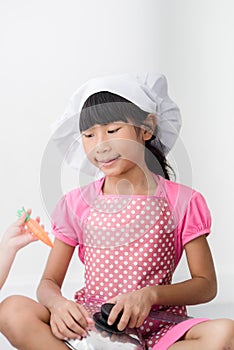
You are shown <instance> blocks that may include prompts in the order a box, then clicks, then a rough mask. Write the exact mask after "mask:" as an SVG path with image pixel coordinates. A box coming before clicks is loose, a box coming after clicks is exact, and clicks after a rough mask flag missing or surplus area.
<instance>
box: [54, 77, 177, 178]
mask: <svg viewBox="0 0 234 350" xmlns="http://www.w3.org/2000/svg"><path fill="white" fill-rule="evenodd" d="M167 90H168V88H167V80H166V78H165V76H164V75H162V74H156V73H144V74H138V75H137V74H136V75H134V74H121V75H112V76H104V77H99V78H95V79H91V80H89V81H87V82H86V83H85V84H83V85H82V86H81V87H80V88H79V89H78V90H77V91H75V93H74V94H73V95H72V96H71V98H70V101H69V104H68V106H67V108H66V110H65V112H64V114H63V115H62V117H61V118H60V119H59V120H58V121H57V122H55V123H54V124H53V125H52V138H53V140H54V141H55V143H56V144H57V146H58V148H59V149H60V151H61V152H62V154H63V156H64V159H65V160H66V162H67V163H68V164H69V165H70V166H71V167H73V168H75V169H79V170H81V171H83V172H84V173H86V174H88V175H91V176H94V175H95V176H96V177H99V175H98V176H97V174H98V172H97V171H98V169H97V168H96V167H95V166H94V165H92V164H91V162H90V161H89V160H88V159H87V157H86V155H85V152H84V149H83V145H82V140H81V137H80V130H79V119H80V113H81V110H82V107H83V105H84V103H85V101H86V100H87V99H88V97H89V96H91V95H93V94H95V93H97V92H101V91H109V92H111V93H114V94H117V95H119V96H121V97H124V98H125V99H127V100H129V101H131V102H133V103H134V104H135V105H137V106H138V107H139V108H141V109H142V110H143V111H145V112H149V113H154V114H156V116H157V132H158V133H157V137H158V138H159V140H160V142H161V144H162V146H163V150H164V154H165V155H166V154H167V153H168V152H169V151H170V149H171V148H172V147H173V145H174V143H175V142H176V139H177V137H178V134H179V131H180V128H181V115H180V111H179V108H178V106H177V105H176V104H175V103H174V102H173V101H172V100H171V99H170V98H169V96H168V91H167ZM154 142H157V139H155V140H152V143H154Z"/></svg>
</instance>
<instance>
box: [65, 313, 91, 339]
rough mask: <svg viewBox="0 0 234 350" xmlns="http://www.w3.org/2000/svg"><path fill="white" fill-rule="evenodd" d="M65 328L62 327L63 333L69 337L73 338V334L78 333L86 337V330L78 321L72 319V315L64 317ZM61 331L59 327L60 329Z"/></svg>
mask: <svg viewBox="0 0 234 350" xmlns="http://www.w3.org/2000/svg"><path fill="white" fill-rule="evenodd" d="M64 323H65V326H66V328H64V326H63V325H62V327H63V334H65V336H67V337H69V338H71V337H72V338H74V337H75V335H80V336H82V337H87V335H88V334H87V331H86V330H85V329H84V328H83V327H82V326H81V325H80V324H79V323H78V321H77V320H74V318H72V317H67V318H66V319H64ZM60 331H61V329H60Z"/></svg>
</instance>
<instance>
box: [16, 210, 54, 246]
mask: <svg viewBox="0 0 234 350" xmlns="http://www.w3.org/2000/svg"><path fill="white" fill-rule="evenodd" d="M23 213H26V219H25V224H26V226H27V227H28V229H29V231H30V232H31V233H33V234H34V235H35V236H36V237H37V238H38V239H40V240H41V241H42V242H44V243H45V244H47V245H48V246H50V247H51V248H53V247H54V245H53V243H52V242H51V240H50V238H49V237H48V235H47V233H46V232H45V231H44V230H43V228H42V227H41V225H39V223H38V222H37V221H36V220H34V219H32V218H31V217H30V215H29V214H28V213H27V212H26V210H25V209H24V207H23V208H22V209H21V210H18V211H17V214H18V216H19V217H21V216H22V214H23Z"/></svg>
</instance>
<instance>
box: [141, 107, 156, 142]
mask: <svg viewBox="0 0 234 350" xmlns="http://www.w3.org/2000/svg"><path fill="white" fill-rule="evenodd" d="M156 125H157V117H156V115H155V114H153V113H150V114H148V115H147V117H146V120H145V123H144V125H142V129H143V140H144V141H147V140H150V139H151V137H152V135H153V133H154V130H155V128H156Z"/></svg>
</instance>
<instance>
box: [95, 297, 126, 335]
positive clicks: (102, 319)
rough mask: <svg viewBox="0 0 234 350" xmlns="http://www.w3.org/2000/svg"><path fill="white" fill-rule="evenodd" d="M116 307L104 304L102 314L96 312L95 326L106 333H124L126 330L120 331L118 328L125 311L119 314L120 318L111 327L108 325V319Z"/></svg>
mask: <svg viewBox="0 0 234 350" xmlns="http://www.w3.org/2000/svg"><path fill="white" fill-rule="evenodd" d="M114 305H115V304H111V303H106V304H103V305H102V306H101V312H96V313H95V314H94V315H93V319H94V322H95V325H96V326H97V327H100V328H101V329H103V330H104V331H107V332H111V333H123V332H124V330H122V331H120V330H119V329H118V327H117V326H118V323H119V321H120V319H121V317H122V315H123V311H121V312H120V313H119V314H118V317H117V318H116V320H115V322H114V323H113V324H112V325H111V326H110V325H109V324H108V323H107V320H108V317H109V315H110V312H111V310H112V308H113V307H114Z"/></svg>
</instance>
